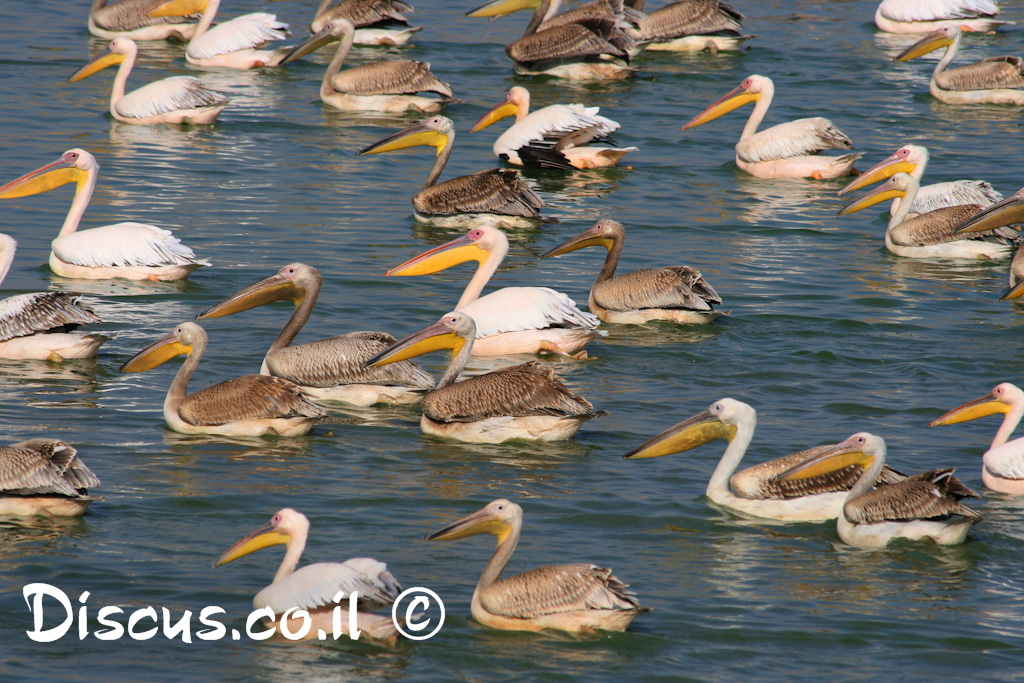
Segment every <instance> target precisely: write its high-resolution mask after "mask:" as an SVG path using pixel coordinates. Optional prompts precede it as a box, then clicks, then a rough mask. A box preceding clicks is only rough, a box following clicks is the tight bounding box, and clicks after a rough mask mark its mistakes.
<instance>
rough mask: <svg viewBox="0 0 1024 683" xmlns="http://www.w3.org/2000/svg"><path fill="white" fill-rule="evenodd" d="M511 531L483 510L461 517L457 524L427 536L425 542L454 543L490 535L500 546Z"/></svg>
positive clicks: (509, 527)
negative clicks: (459, 540) (458, 540)
mask: <svg viewBox="0 0 1024 683" xmlns="http://www.w3.org/2000/svg"><path fill="white" fill-rule="evenodd" d="M511 531H512V527H511V526H510V525H508V524H506V523H505V522H502V521H501V520H500V519H498V518H497V517H495V516H494V514H493V513H492V512H491V511H490V510H488V509H487V508H484V509H483V510H478V511H477V512H474V513H473V514H471V515H468V516H466V517H463V518H462V519H460V520H459V521H457V522H454V523H452V524H449V525H448V526H446V527H445V528H443V529H441V530H440V531H435V532H434V533H432V534H428V535H427V537H426V540H428V541H454V540H456V539H459V538H466V537H468V536H476V535H477V534H491V535H492V536H497V537H498V544H499V545H500V544H501V543H504V542H505V539H506V538H508V535H509V533H510V532H511Z"/></svg>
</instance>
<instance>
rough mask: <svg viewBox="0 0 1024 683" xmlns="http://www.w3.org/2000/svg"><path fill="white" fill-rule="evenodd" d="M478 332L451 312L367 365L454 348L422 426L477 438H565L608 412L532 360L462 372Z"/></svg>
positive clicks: (426, 400)
mask: <svg viewBox="0 0 1024 683" xmlns="http://www.w3.org/2000/svg"><path fill="white" fill-rule="evenodd" d="M474 337H476V323H474V322H473V319H472V318H470V317H469V316H468V315H466V314H465V313H460V312H458V311H452V312H450V313H446V314H445V315H444V316H443V317H442V318H441V319H440V320H438V321H437V322H436V323H434V324H433V325H430V326H429V327H426V328H424V329H423V330H420V331H419V332H416V333H415V334H412V335H410V336H408V337H406V338H405V339H403V340H401V341H399V342H397V343H396V344H394V345H392V346H391V347H390V348H388V349H386V350H384V351H381V352H380V353H379V354H377V355H376V356H374V357H373V358H371V359H370V360H368V361H366V365H367V367H374V366H377V365H384V364H385V363H394V362H396V361H400V360H405V359H407V358H413V357H415V356H419V355H422V354H424V353H430V352H431V351H439V350H441V349H451V351H452V360H451V362H450V363H449V364H448V369H447V370H445V373H444V375H443V376H442V377H441V379H440V380H438V382H437V386H436V387H435V388H434V390H433V391H431V392H429V393H428V394H427V395H426V396H424V397H423V418H422V419H421V420H420V429H421V430H422V431H423V432H424V433H425V434H433V435H434V436H445V437H448V438H451V439H456V440H458V441H468V442H472V443H502V442H505V441H511V440H512V439H528V440H533V441H563V440H566V439H571V438H572V437H574V436H575V435H576V432H578V431H579V429H580V427H581V426H582V425H583V423H584V422H586V421H587V420H590V419H592V418H595V417H601V416H603V415H606V414H607V413H606V412H605V411H597V412H595V411H594V406H593V405H592V404H591V403H590V401H588V400H587V399H585V398H583V397H582V396H580V395H579V394H577V393H576V392H574V391H572V390H570V389H569V388H568V387H567V386H565V383H564V382H563V381H562V379H561V378H560V377H558V376H557V375H555V373H554V371H553V370H550V369H547V368H543V367H541V366H540V365H539V364H538V363H536V362H534V361H531V362H529V363H523V364H522V365H513V366H510V367H506V368H501V369H500V370H494V371H492V372H488V373H485V374H483V375H476V376H475V377H469V378H467V379H464V380H463V381H461V382H456V381H455V380H457V379H458V377H459V375H460V374H462V371H463V369H465V367H466V363H467V362H468V361H469V354H470V353H471V352H472V350H473V339H474Z"/></svg>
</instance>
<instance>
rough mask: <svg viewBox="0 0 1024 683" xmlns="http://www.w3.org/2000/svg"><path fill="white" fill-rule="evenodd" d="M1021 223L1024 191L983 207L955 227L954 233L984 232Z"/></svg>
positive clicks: (1023, 219)
mask: <svg viewBox="0 0 1024 683" xmlns="http://www.w3.org/2000/svg"><path fill="white" fill-rule="evenodd" d="M1021 222H1024V189H1021V190H1017V191H1016V192H1015V193H1013V194H1012V195H1010V196H1009V197H1007V198H1005V199H1002V200H1000V201H998V202H996V203H995V204H993V205H992V206H987V207H985V208H984V209H982V210H981V211H979V212H978V213H976V214H974V215H973V216H971V217H970V218H968V219H967V220H965V221H964V222H963V223H961V224H960V225H958V226H956V230H955V231H954V232H956V233H961V232H986V231H988V230H995V229H996V228H1001V227H1003V226H1006V225H1013V224H1014V223H1021Z"/></svg>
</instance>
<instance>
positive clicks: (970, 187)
mask: <svg viewBox="0 0 1024 683" xmlns="http://www.w3.org/2000/svg"><path fill="white" fill-rule="evenodd" d="M927 167H928V148H927V147H922V146H921V145H903V146H902V147H900V148H899V149H898V150H896V151H895V152H894V153H893V154H891V155H890V156H888V157H887V158H885V159H883V160H882V161H880V162H878V163H877V164H875V165H874V166H872V167H871V168H870V169H868V170H867V171H865V172H864V173H861V174H860V175H859V176H857V177H856V178H854V179H853V180H852V181H850V183H849V184H848V185H847V186H846V187H844V188H843V189H841V190H839V193H838V194H839V196H840V197H842V196H843V195H844V194H846V193H847V192H852V191H853V190H859V189H860V188H862V187H867V186H868V185H871V184H873V183H877V182H878V181H880V180H885V179H886V178H890V177H892V176H893V175H894V174H896V173H901V172H902V173H909V174H910V176H911V177H912V178H914V179H915V180H917V181H918V183H920V182H921V178H922V177H923V176H924V171H925V169H926V168H927ZM1002 198H1003V195H1002V194H1000V193H999V192H997V191H996V190H995V189H994V188H993V187H992V185H991V184H990V183H987V182H985V181H984V180H953V181H950V182H946V183H932V184H931V185H921V186H920V187H919V188H918V190H917V197H915V198H914V204H913V205H912V206H911V207H910V213H913V214H919V213H928V212H929V211H934V210H935V209H942V208H945V207H948V206H959V205H961V204H977V205H978V206H989V205H990V204H994V203H995V202H998V201H999V200H1000V199H1002ZM899 206H900V198H899V197H897V198H896V199H893V200H892V207H891V208H890V210H889V213H890V214H894V213H896V210H897V209H898V208H899Z"/></svg>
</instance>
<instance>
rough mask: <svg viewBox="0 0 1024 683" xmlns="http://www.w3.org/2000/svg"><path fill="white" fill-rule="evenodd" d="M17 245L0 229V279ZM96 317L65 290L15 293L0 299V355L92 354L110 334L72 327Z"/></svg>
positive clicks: (56, 356)
mask: <svg viewBox="0 0 1024 683" xmlns="http://www.w3.org/2000/svg"><path fill="white" fill-rule="evenodd" d="M17 246H18V243H17V242H15V241H14V238H12V237H11V236H10V235H5V234H3V233H0V282H3V280H4V278H5V277H7V271H9V270H10V269H11V264H12V263H13V262H14V252H15V250H16V249H17ZM99 321H100V319H99V316H97V315H96V313H94V312H93V310H92V309H91V308H89V307H88V306H83V305H82V304H81V303H79V298H78V297H77V296H75V295H74V294H68V293H67V292H35V293H33V294H15V295H14V296H9V297H6V298H4V299H0V358H4V359H16V360H22V359H33V360H49V361H54V362H60V361H62V360H64V359H65V358H95V357H96V350H97V349H99V348H100V346H102V345H103V342H105V341H107V340H108V339H110V337H107V336H104V335H102V334H83V333H82V332H75V331H74V330H75V328H77V327H78V326H79V325H88V324H89V323H98V322H99ZM0 469H2V467H0Z"/></svg>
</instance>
